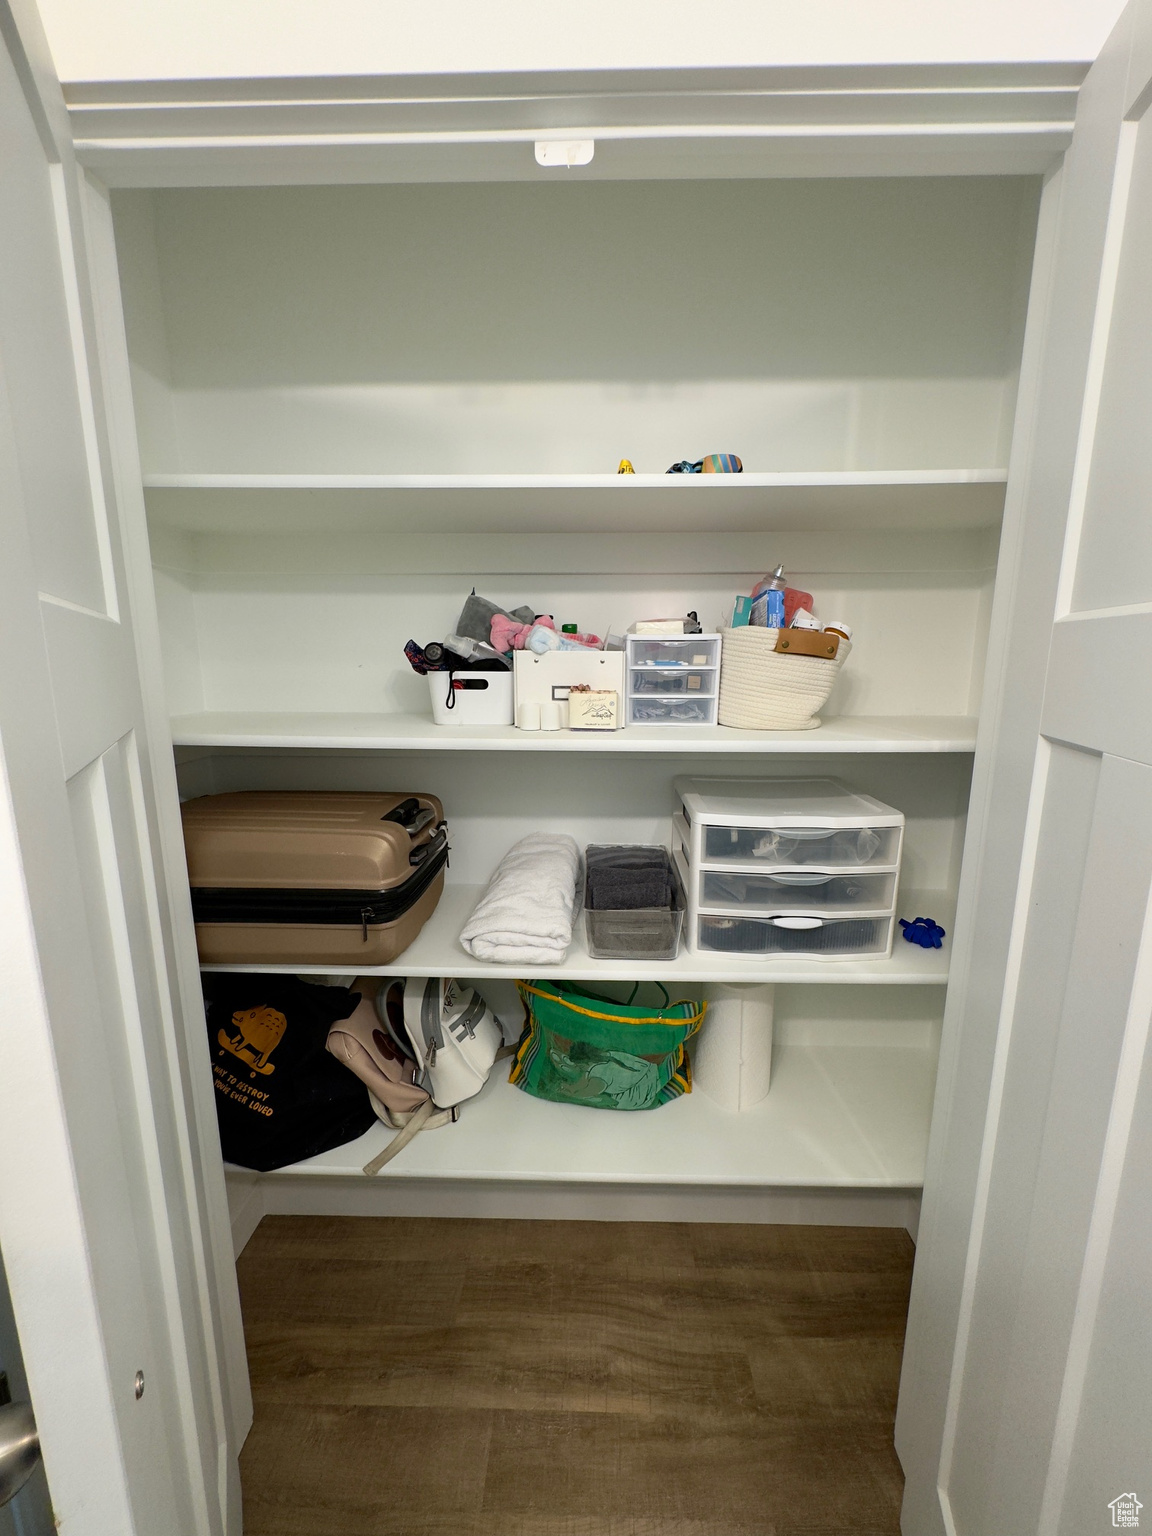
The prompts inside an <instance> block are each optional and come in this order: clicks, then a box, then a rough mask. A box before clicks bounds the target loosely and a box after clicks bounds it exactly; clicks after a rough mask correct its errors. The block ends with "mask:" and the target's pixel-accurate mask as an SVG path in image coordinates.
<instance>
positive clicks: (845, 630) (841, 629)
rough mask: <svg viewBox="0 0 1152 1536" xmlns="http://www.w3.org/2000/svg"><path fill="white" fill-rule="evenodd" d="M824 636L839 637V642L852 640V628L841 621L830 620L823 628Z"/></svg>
mask: <svg viewBox="0 0 1152 1536" xmlns="http://www.w3.org/2000/svg"><path fill="white" fill-rule="evenodd" d="M824 633H825V634H826V635H839V636H840V638H841V640H851V639H852V628H851V626H850V625H848V624H845V622H844V620H843V619H830V620H829V621H828V623H827V624H825V626H824Z"/></svg>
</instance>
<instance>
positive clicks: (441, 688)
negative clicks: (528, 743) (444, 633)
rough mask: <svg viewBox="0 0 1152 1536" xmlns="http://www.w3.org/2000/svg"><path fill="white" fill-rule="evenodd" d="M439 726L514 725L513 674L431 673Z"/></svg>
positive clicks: (431, 687)
mask: <svg viewBox="0 0 1152 1536" xmlns="http://www.w3.org/2000/svg"><path fill="white" fill-rule="evenodd" d="M428 691H429V693H430V694H431V696H432V718H433V720H435V722H436V724H437V725H511V724H512V716H513V704H512V673H511V672H429V674H428Z"/></svg>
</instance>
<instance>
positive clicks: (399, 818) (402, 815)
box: [380, 795, 420, 828]
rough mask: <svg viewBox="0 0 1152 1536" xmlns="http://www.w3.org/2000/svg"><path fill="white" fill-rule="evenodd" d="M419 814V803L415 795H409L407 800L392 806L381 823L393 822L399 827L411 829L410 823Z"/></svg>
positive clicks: (382, 817)
mask: <svg viewBox="0 0 1152 1536" xmlns="http://www.w3.org/2000/svg"><path fill="white" fill-rule="evenodd" d="M419 814H420V802H419V800H417V798H416V796H415V795H409V796H408V798H407V800H401V802H400V804H399V805H394V806H393V807H392V809H391V810H390V811H389V812H388V813H387V815H385V816H381V818H380V820H381V821H394V822H396V823H397V824H398V825H399V826H401V827H408V828H411V826H412V823H413V822H414V821H415V820H416V818H417V816H419Z"/></svg>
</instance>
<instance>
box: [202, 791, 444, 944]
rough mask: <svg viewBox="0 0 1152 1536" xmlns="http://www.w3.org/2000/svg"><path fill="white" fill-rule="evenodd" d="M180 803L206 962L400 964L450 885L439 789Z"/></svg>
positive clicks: (252, 795) (254, 795)
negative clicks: (446, 884)
mask: <svg viewBox="0 0 1152 1536" xmlns="http://www.w3.org/2000/svg"><path fill="white" fill-rule="evenodd" d="M182 811H183V817H184V846H185V849H186V852H187V856H188V878H189V883H190V884H191V887H192V914H193V917H194V918H195V921H196V942H197V945H198V947H199V950H200V958H201V960H202V961H204V962H205V963H206V964H224V965H227V964H236V965H243V964H252V965H283V964H289V965H291V964H298V965H332V966H344V965H349V966H354V967H357V968H359V967H362V966H366V965H391V964H392V962H393V961H394V960H395V959H396V957H397V956H398V955H400V954H402V953H403V951H404V950H405V949H407V948H408V946H409V944H411V943H412V941H413V939H415V937H416V935H417V934H418V933H419V932H420V930H421V928H422V927H423V926H424V924H425V923H426V922H427V920H428V918H429V917H431V915H432V913H433V912H434V911H435V910H436V903H437V902H438V901H439V900H440V895H441V892H442V891H443V889H444V866H445V865H446V864H447V862H448V828H447V825H446V824H445V821H444V808H443V806H442V805H441V803H440V801H439V800H438V799H437V798H436V796H435V795H422V794H403V793H397V794H340V793H334V794H328V793H311V792H298V793H286V794H281V793H278V792H265V791H260V790H257V791H251V792H247V793H241V794H229V795H204V796H202V797H201V798H200V799H198V800H189V801H187V802H186V803H185V805H184V806H183V807H182Z"/></svg>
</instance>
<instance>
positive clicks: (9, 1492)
mask: <svg viewBox="0 0 1152 1536" xmlns="http://www.w3.org/2000/svg"><path fill="white" fill-rule="evenodd" d="M39 1460H40V1436H39V1435H38V1434H37V1432H36V1419H35V1416H34V1414H33V1412H32V1404H31V1403H5V1404H4V1405H3V1406H0V1505H3V1504H7V1503H8V1501H9V1499H14V1498H15V1497H16V1495H17V1494H18V1493H19V1492H20V1490H21V1488H23V1486H24V1484H25V1483H26V1482H27V1481H28V1479H29V1478H30V1477H31V1476H32V1473H33V1471H34V1469H35V1467H36V1463H37V1462H38V1461H39Z"/></svg>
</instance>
